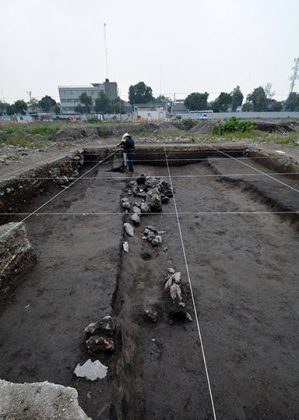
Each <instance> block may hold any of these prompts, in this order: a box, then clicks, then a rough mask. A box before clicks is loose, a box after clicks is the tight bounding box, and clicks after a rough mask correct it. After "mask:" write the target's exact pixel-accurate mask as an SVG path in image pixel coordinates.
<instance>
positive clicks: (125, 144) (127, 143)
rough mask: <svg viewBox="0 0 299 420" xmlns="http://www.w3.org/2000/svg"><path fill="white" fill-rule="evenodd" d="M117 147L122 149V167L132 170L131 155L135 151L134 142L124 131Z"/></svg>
mask: <svg viewBox="0 0 299 420" xmlns="http://www.w3.org/2000/svg"><path fill="white" fill-rule="evenodd" d="M117 147H121V148H122V149H123V159H124V168H125V170H126V169H127V170H128V171H129V172H131V173H133V172H134V166H133V157H134V153H135V143H134V140H133V139H132V137H131V136H130V134H129V133H125V134H124V135H123V136H122V138H121V141H120V143H119V144H118V145H117Z"/></svg>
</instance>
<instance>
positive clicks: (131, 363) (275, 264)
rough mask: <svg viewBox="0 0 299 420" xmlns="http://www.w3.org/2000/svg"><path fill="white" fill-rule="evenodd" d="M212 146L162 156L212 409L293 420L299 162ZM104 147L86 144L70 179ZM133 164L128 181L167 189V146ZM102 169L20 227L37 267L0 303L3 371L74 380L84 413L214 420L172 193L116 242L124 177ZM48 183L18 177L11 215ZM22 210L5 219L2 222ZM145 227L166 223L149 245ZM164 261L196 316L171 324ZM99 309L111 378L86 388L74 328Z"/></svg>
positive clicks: (31, 378)
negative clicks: (108, 340)
mask: <svg viewBox="0 0 299 420" xmlns="http://www.w3.org/2000/svg"><path fill="white" fill-rule="evenodd" d="M221 152H222V153H219V152H218V151H215V150H213V149H212V150H211V148H210V147H207V148H197V149H196V148H193V149H192V151H191V150H190V148H188V147H187V146H184V147H180V148H175V147H174V148H168V149H167V159H168V164H169V169H170V174H171V180H172V183H173V187H174V190H175V200H176V206H177V210H178V213H179V221H180V226H181V232H182V237H183V241H184V246H185V250H186V257H187V261H188V266H189V272H190V277H191V281H192V285H193V293H194V299H195V302H196V306H197V311H198V318H199V323H200V327H201V334H202V338H203V345H204V350H205V356H206V362H207V367H208V371H209V375H210V382H211V389H212V393H213V402H214V405H215V410H216V414H217V417H218V418H221V419H231V418H236V419H266V418H267V419H268V418H283V419H294V418H296V417H297V416H298V415H299V406H298V399H297V395H298V388H297V387H298V384H297V382H296V378H297V377H298V364H297V360H298V348H297V346H296V343H297V335H298V321H297V317H296V296H298V281H297V273H298V263H297V261H298V257H299V255H298V215H297V214H296V213H295V212H296V211H298V209H299V201H298V193H297V192H296V191H295V190H297V189H299V188H298V175H296V174H293V172H298V171H296V170H294V168H295V162H287V164H286V162H284V161H283V160H282V158H281V157H280V158H279V159H274V157H272V156H270V157H268V156H264V155H263V154H261V153H259V152H257V151H248V150H245V149H244V148H243V149H240V148H237V147H236V148H226V149H223V150H221ZM109 153H110V151H109V150H97V149H88V150H85V151H84V153H83V154H82V155H83V156H84V165H83V166H82V165H81V167H80V168H79V169H78V172H79V174H80V175H83V174H84V173H87V171H88V170H89V169H91V168H92V165H96V164H97V162H99V161H101V160H102V159H103V158H104V157H106V156H108V155H109ZM223 153H225V155H224V154H223ZM226 155H228V156H233V157H234V158H236V159H238V160H234V159H231V158H230V157H227V156H226ZM191 159H192V160H191ZM135 161H136V162H135V174H134V176H138V175H140V174H142V173H143V174H145V175H153V176H160V177H165V180H167V181H168V182H169V173H168V169H167V162H166V157H165V153H164V149H163V148H161V147H156V148H155V147H151V148H147V147H143V148H142V147H140V148H139V150H138V152H137V153H136V157H135ZM190 162H191V163H190ZM240 162H243V163H240ZM244 163H246V164H247V165H250V167H249V166H246V165H244ZM112 169H113V168H112V163H111V161H109V162H107V163H104V164H103V165H99V166H98V167H97V168H96V169H94V170H93V171H91V172H89V173H88V174H87V175H86V177H85V178H84V177H83V178H82V179H80V180H79V181H78V182H76V183H75V184H74V185H72V186H71V187H70V188H68V189H66V190H65V191H63V193H61V194H60V195H59V196H58V197H57V198H56V199H55V200H53V201H51V202H50V203H49V204H47V205H46V206H44V207H43V208H42V209H41V210H40V211H39V212H38V214H36V215H33V216H32V217H30V218H29V219H28V220H26V222H25V223H26V228H27V235H28V238H29V240H30V242H31V244H32V246H33V248H34V250H35V252H36V255H37V264H36V265H35V267H34V268H33V269H32V271H31V272H30V273H28V274H25V275H24V276H23V278H22V281H21V283H20V284H19V286H18V288H17V289H16V290H15V291H14V293H13V294H12V295H11V297H10V299H9V300H8V301H7V302H6V304H5V305H4V306H3V307H2V310H1V315H0V336H1V341H0V354H1V358H0V377H1V378H3V379H6V380H9V381H13V382H25V381H26V382H36V381H44V380H48V381H50V382H55V383H58V384H62V385H66V386H72V387H74V388H76V389H77V390H78V393H79V403H80V405H81V407H82V408H83V409H84V410H85V412H86V413H87V415H88V416H90V417H91V418H93V419H136V420H137V419H167V420H168V419H195V418H196V419H208V418H212V406H211V399H210V394H209V389H208V385H207V377H206V370H205V365H204V362H203V356H202V349H201V345H200V342H199V337H198V330H197V326H196V322H195V316H194V310H193V305H192V300H191V296H190V288H189V283H188V277H187V273H186V265H185V261H184V258H183V253H182V243H181V237H180V234H179V230H178V224H177V217H176V211H175V206H174V200H173V199H171V200H170V202H169V204H167V205H163V212H162V213H160V214H147V215H144V216H143V217H142V219H141V226H140V227H136V228H135V236H134V237H133V238H128V237H127V236H126V234H125V233H124V232H123V222H124V221H126V220H127V218H128V216H127V215H125V214H124V213H123V212H122V210H121V207H120V198H121V197H123V196H128V194H127V192H128V189H129V188H130V187H129V181H130V180H131V178H130V177H129V176H128V175H124V174H121V173H119V172H113V171H112ZM259 171H262V172H264V173H265V174H267V175H264V174H261V173H260V172H259ZM274 172H275V173H277V172H280V173H283V174H284V175H280V174H275V175H273V173H274ZM286 172H292V174H290V175H287V174H285V173H286ZM273 178H276V179H278V180H279V181H280V182H277V181H276V180H275V179H273ZM40 181H41V180H40ZM44 181H46V180H44ZM10 182H18V181H17V180H16V181H10ZM47 182H50V185H49V188H48V189H45V190H44V191H43V192H41V193H39V194H34V191H31V192H30V188H29V185H30V184H26V185H27V187H26V188H27V189H29V191H27V193H28V201H27V202H26V203H23V204H22V203H20V201H17V204H16V205H15V206H13V208H14V209H17V211H22V212H25V213H27V212H32V211H34V210H35V209H36V208H38V207H39V206H41V205H42V204H43V203H45V202H47V200H49V198H51V197H52V196H53V195H54V194H57V193H58V192H59V191H62V188H63V186H61V185H59V184H57V183H56V182H54V181H53V180H47ZM10 185H11V184H10ZM15 185H17V184H15ZM66 186H67V184H66ZM13 188H14V187H13ZM41 189H43V188H42V187H41ZM31 194H32V195H31ZM5 197H6V196H4V198H5ZM128 197H129V199H130V200H132V201H134V199H133V198H132V196H128ZM2 199H3V197H2ZM25 199H26V198H25ZM13 202H14V201H13V199H12V198H10V201H9V203H10V206H11V203H13ZM3 203H4V207H3V208H4V209H7V207H5V203H6V202H5V200H3ZM270 212H272V213H270ZM5 213H9V211H5ZM2 217H3V216H2ZM21 218H22V216H19V217H17V216H9V215H6V216H5V218H4V217H3V219H2V222H4V221H5V222H7V221H16V220H19V219H21ZM146 225H154V226H155V227H157V228H158V229H159V230H165V231H166V233H165V235H163V243H162V245H161V246H159V247H156V248H152V247H151V245H150V244H149V243H147V242H145V241H143V240H142V232H143V228H144V227H145V226H146ZM124 240H126V241H128V243H129V252H128V253H124V252H123V251H122V243H123V241H124ZM168 267H174V268H176V269H177V270H178V271H181V272H182V279H183V293H184V296H185V301H186V308H187V310H188V312H189V313H190V314H191V316H192V318H193V321H192V322H186V323H172V322H171V319H170V317H169V310H168V305H169V301H168V296H167V295H166V294H165V292H164V276H165V273H166V270H167V268H168ZM149 306H150V307H153V308H154V309H155V310H156V311H157V312H158V313H159V319H158V322H157V323H149V322H147V321H146V320H145V319H144V309H145V308H147V307H149ZM105 315H111V316H112V317H113V318H114V319H115V321H116V323H117V336H116V338H115V340H116V352H115V353H114V354H113V355H103V357H101V358H100V360H101V362H102V363H104V364H105V365H107V366H108V375H107V377H106V378H105V379H103V380H98V381H96V382H94V383H93V382H88V381H86V380H84V379H78V378H76V377H75V376H74V375H73V370H74V368H75V366H76V364H77V363H83V362H84V361H86V360H87V359H88V358H89V356H88V354H87V353H86V349H85V346H84V327H85V326H86V325H87V324H88V323H90V322H92V321H95V320H97V319H99V318H101V317H102V316H105Z"/></svg>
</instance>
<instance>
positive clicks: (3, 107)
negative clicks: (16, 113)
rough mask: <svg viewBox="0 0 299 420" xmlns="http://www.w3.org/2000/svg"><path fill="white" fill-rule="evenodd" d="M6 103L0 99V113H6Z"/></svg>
mask: <svg viewBox="0 0 299 420" xmlns="http://www.w3.org/2000/svg"><path fill="white" fill-rule="evenodd" d="M7 105H8V104H7V103H5V102H2V101H0V115H1V116H2V115H5V114H6V108H7Z"/></svg>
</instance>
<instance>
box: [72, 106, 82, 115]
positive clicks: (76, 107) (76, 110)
mask: <svg viewBox="0 0 299 420" xmlns="http://www.w3.org/2000/svg"><path fill="white" fill-rule="evenodd" d="M74 111H75V112H77V113H78V114H84V107H83V106H82V105H80V104H79V105H77V106H75V110H74Z"/></svg>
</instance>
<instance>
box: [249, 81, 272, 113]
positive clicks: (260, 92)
mask: <svg viewBox="0 0 299 420" xmlns="http://www.w3.org/2000/svg"><path fill="white" fill-rule="evenodd" d="M247 102H251V103H252V105H253V111H257V112H259V111H266V109H267V97H266V93H265V91H264V88H263V87H262V86H259V87H257V88H255V89H254V91H253V92H252V93H251V94H250V95H248V96H247Z"/></svg>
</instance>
